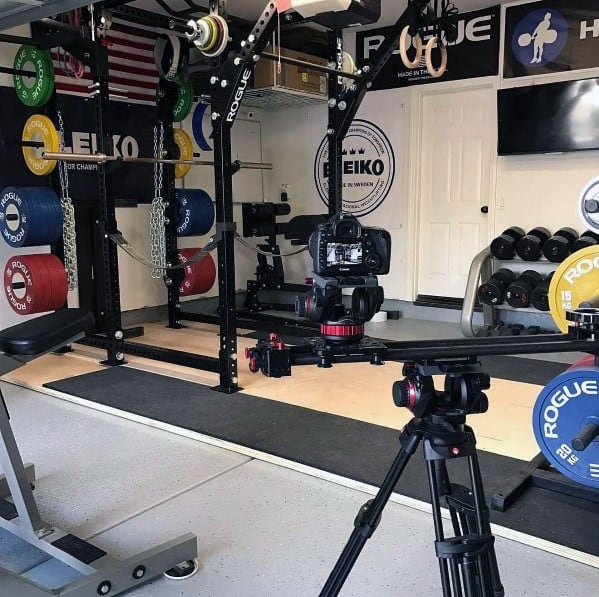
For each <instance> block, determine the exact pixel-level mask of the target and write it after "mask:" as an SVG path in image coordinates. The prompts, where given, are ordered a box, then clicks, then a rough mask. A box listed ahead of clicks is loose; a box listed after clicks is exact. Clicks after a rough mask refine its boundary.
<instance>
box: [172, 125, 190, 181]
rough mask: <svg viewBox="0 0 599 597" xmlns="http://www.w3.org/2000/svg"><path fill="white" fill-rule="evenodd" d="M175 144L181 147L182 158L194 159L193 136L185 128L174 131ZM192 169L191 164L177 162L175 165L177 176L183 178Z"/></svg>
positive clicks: (180, 157)
mask: <svg viewBox="0 0 599 597" xmlns="http://www.w3.org/2000/svg"><path fill="white" fill-rule="evenodd" d="M173 136H174V140H175V145H176V146H177V147H178V148H179V158H178V159H180V160H193V142H192V140H191V137H190V136H189V135H188V134H187V133H186V132H185V131H184V130H183V129H175V130H174V131H173ZM190 169H191V164H177V165H176V166H175V178H183V177H184V176H185V175H186V174H187V173H188V172H189V170H190Z"/></svg>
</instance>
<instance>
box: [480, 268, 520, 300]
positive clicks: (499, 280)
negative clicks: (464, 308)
mask: <svg viewBox="0 0 599 597" xmlns="http://www.w3.org/2000/svg"><path fill="white" fill-rule="evenodd" d="M515 280H516V274H515V273H514V272H513V271H511V270H509V269H499V270H497V271H496V272H495V273H494V274H493V275H492V276H491V277H490V278H489V279H488V280H487V281H486V282H485V283H484V284H481V286H480V287H479V288H478V300H479V301H480V302H481V303H483V305H500V304H501V303H503V301H504V300H505V293H506V290H507V289H508V286H509V285H510V284H511V283H512V282H515Z"/></svg>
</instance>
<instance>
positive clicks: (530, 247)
mask: <svg viewBox="0 0 599 597" xmlns="http://www.w3.org/2000/svg"><path fill="white" fill-rule="evenodd" d="M550 236H551V232H549V230H547V228H533V229H532V230H531V231H530V232H529V233H528V234H527V235H526V236H523V237H522V238H521V239H520V240H519V241H518V242H517V243H516V254H517V255H518V257H520V259H524V261H538V260H539V258H540V257H541V251H542V249H543V245H544V244H545V243H546V242H547V240H549V237H550Z"/></svg>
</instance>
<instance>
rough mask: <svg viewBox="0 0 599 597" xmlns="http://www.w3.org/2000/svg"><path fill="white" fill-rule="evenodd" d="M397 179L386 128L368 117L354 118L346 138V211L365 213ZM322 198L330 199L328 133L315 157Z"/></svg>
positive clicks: (375, 207)
mask: <svg viewBox="0 0 599 597" xmlns="http://www.w3.org/2000/svg"><path fill="white" fill-rule="evenodd" d="M394 179H395V154H394V153H393V147H392V146H391V142H390V141H389V139H388V138H387V136H386V135H385V133H383V131H382V130H381V129H380V128H379V127H378V126H376V125H375V124H373V123H372V122H368V121H367V120H358V119H357V120H354V121H353V123H352V125H351V126H350V128H349V131H348V133H347V136H346V138H345V140H344V142H343V211H345V212H348V213H351V214H353V215H355V216H365V215H366V214H369V213H372V212H373V211H374V210H375V209H377V208H378V207H379V206H380V205H381V203H383V201H384V200H385V199H386V198H387V196H388V195H389V192H390V191H391V187H392V186H393V181H394ZM314 182H315V183H316V188H317V190H318V194H319V195H320V198H321V199H322V201H323V202H324V203H325V205H328V201H329V142H328V138H327V137H325V138H324V139H323V140H322V142H321V144H320V147H319V148H318V152H317V154H316V159H315V161H314Z"/></svg>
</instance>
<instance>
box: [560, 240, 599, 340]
mask: <svg viewBox="0 0 599 597" xmlns="http://www.w3.org/2000/svg"><path fill="white" fill-rule="evenodd" d="M598 270H599V246H592V247H587V248H586V249H581V250H580V251H577V252H576V253H573V254H572V255H570V257H568V258H567V259H566V260H565V261H563V262H562V263H561V265H560V266H559V267H558V268H557V270H556V271H555V274H554V275H553V278H552V279H551V284H550V285H549V308H550V311H551V316H552V317H553V321H555V324H556V325H557V327H558V328H559V329H560V330H561V331H562V332H564V333H566V332H567V331H568V321H567V320H566V311H568V310H569V309H577V308H578V306H579V305H580V303H582V302H583V301H585V300H589V299H591V298H593V297H594V296H596V295H598V294H599V271H598Z"/></svg>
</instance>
